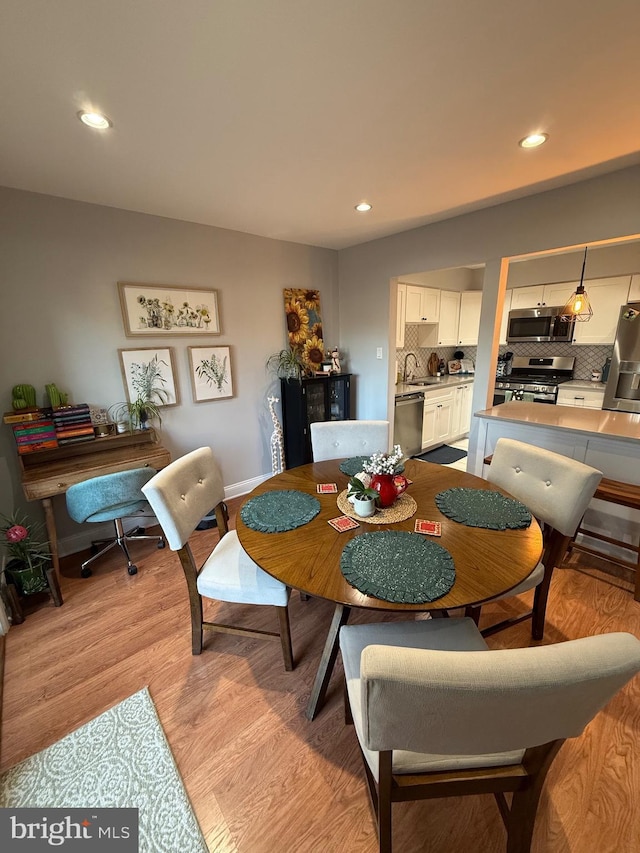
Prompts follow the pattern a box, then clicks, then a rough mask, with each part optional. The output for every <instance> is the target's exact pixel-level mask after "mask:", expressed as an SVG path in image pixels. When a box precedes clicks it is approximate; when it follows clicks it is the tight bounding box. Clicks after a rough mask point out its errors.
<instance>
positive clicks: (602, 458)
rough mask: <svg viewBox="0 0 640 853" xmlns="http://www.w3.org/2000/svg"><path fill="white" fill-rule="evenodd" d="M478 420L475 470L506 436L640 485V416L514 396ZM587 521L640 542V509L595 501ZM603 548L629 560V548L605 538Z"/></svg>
mask: <svg viewBox="0 0 640 853" xmlns="http://www.w3.org/2000/svg"><path fill="white" fill-rule="evenodd" d="M475 417H476V418H478V419H479V425H478V426H479V430H478V444H477V448H478V450H477V454H476V457H475V463H474V468H473V472H472V473H474V474H478V475H479V476H482V475H483V471H485V472H486V469H485V466H484V464H483V459H484V458H485V457H487V456H489V455H490V454H492V453H493V450H494V448H495V445H496V442H497V440H498V439H499V438H500V437H502V436H504V437H506V438H515V439H517V440H518V441H524V442H526V443H527V444H535V445H536V446H537V447H544V448H546V449H548V450H553V451H555V452H556V453H561V454H563V455H564V456H570V457H571V458H572V459H577V460H579V461H580V462H585V463H586V464H587V465H592V466H593V467H594V468H598V469H599V470H600V471H602V473H603V475H604V476H605V477H607V478H609V479H612V480H621V481H623V482H626V483H633V484H634V485H640V415H633V414H627V413H626V412H609V411H603V410H599V409H585V408H574V407H572V406H547V405H544V404H541V403H523V402H520V401H511V402H509V403H502V404H501V405H499V406H493V407H492V408H490V409H485V410H484V411H480V412H476V413H475ZM585 523H586V524H587V526H588V527H589V528H590V529H595V530H597V531H599V532H600V533H604V534H606V535H608V536H610V537H612V538H615V539H618V540H620V541H622V542H629V543H632V544H635V545H637V544H638V538H639V536H640V513H638V512H637V511H635V510H633V509H629V508H627V507H623V506H618V505H616V504H611V503H605V502H603V501H596V500H594V501H592V502H591V505H590V507H589V509H588V510H587V513H586V515H585ZM597 547H598V550H602V551H604V552H607V553H610V554H612V555H613V556H617V557H622V558H623V559H624V558H626V559H629V552H628V551H625V550H624V549H621V548H617V547H616V546H615V545H610V544H607V543H604V542H599V543H598V546H597Z"/></svg>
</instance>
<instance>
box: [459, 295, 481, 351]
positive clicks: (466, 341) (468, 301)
mask: <svg viewBox="0 0 640 853" xmlns="http://www.w3.org/2000/svg"><path fill="white" fill-rule="evenodd" d="M481 305H482V291H481V290H465V291H463V292H462V293H461V294H460V323H459V325H458V341H457V345H461V344H462V345H465V346H477V344H478V330H479V328H480V308H481Z"/></svg>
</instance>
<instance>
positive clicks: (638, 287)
mask: <svg viewBox="0 0 640 853" xmlns="http://www.w3.org/2000/svg"><path fill="white" fill-rule="evenodd" d="M628 301H629V302H640V275H632V276H631V287H630V288H629V297H628Z"/></svg>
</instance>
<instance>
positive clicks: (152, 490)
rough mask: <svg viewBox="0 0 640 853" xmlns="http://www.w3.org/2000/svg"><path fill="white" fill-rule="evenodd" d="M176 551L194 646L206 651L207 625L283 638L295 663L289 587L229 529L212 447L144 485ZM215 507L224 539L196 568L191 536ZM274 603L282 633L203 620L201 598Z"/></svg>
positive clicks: (289, 661)
mask: <svg viewBox="0 0 640 853" xmlns="http://www.w3.org/2000/svg"><path fill="white" fill-rule="evenodd" d="M142 491H143V492H144V494H145V496H146V498H147V500H148V501H149V503H150V505H151V507H152V508H153V511H154V512H155V514H156V517H157V519H158V521H159V522H160V525H161V527H162V529H163V531H164V534H165V536H166V538H167V542H168V543H169V547H170V548H171V549H172V550H173V551H177V552H178V556H179V558H180V563H181V564H182V569H183V571H184V575H185V578H186V580H187V588H188V590H189V603H190V606H191V648H192V652H193V654H194V655H199V654H200V652H201V651H202V644H203V632H204V630H205V629H206V630H211V631H220V632H224V633H231V634H244V635H247V636H250V637H257V638H259V639H268V640H274V639H275V640H278V639H279V640H280V643H281V647H282V656H283V658H284V667H285V669H286V670H287V671H290V670H292V669H293V667H294V663H293V650H292V647H291V630H290V625H289V609H288V605H289V592H290V590H289V589H288V588H287V587H286V586H285V585H284V584H283V583H281V582H280V581H278V580H276V579H275V578H272V577H271V576H270V575H268V574H267V573H266V572H264V571H263V570H262V569H261V568H260V567H259V566H258V565H257V563H254V562H253V560H252V559H251V558H250V557H249V556H248V555H247V553H246V552H245V551H244V549H243V548H242V546H241V544H240V541H239V539H238V534H237V533H236V531H235V530H230V529H229V515H228V512H227V505H226V504H225V502H224V485H223V482H222V475H221V473H220V470H219V468H218V465H217V464H216V461H215V459H214V456H213V452H212V450H211V448H210V447H200V448H198V450H193V451H192V452H191V453H187V454H186V455H185V456H182V457H180V458H179V459H176V460H175V461H174V462H171V464H170V465H168V466H167V467H166V468H164V469H163V470H162V471H160V472H159V473H158V474H156V476H155V477H154V478H153V479H152V480H150V481H149V482H148V483H147V484H146V485H145V486H144V487H143V489H142ZM211 507H213V508H214V511H215V515H216V521H217V523H218V531H219V534H220V540H219V541H218V544H217V545H216V546H215V548H214V549H213V551H212V552H211V554H209V556H208V557H207V559H206V560H205V561H204V563H203V565H202V566H201V567H200V568H198V567H197V565H196V562H195V559H194V556H193V553H192V551H191V548H190V546H189V541H188V540H189V537H190V536H191V534H192V533H193V532H194V530H195V528H196V525H197V524H198V523H199V522H200V520H201V519H202V518H203V517H204V516H205V515H206V514H207V513H208V512H210V510H211ZM203 598H210V599H215V600H217V601H228V602H233V603H236V604H262V605H271V606H273V607H275V609H276V611H277V615H278V621H279V627H280V631H279V633H276V632H273V631H262V630H257V629H251V628H244V627H239V626H231V625H223V624H220V623H217V622H205V621H204V620H203V609H202V599H203Z"/></svg>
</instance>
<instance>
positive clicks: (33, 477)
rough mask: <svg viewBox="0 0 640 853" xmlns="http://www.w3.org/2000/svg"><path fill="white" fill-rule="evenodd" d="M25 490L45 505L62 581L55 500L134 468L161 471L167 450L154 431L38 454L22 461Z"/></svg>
mask: <svg viewBox="0 0 640 853" xmlns="http://www.w3.org/2000/svg"><path fill="white" fill-rule="evenodd" d="M19 460H20V467H21V479H22V489H23V491H24V494H25V497H26V498H27V500H29V501H37V500H39V501H42V507H43V509H44V516H45V521H46V525H47V535H48V537H49V545H50V547H51V557H52V562H53V567H54V569H55V572H56V577H58V578H59V577H60V563H59V560H58V534H57V531H56V522H55V517H54V514H53V504H52V501H51V499H52V497H53V496H54V495H62V494H64V493H65V492H66V491H67V489H68V488H69V486H72V485H73V484H74V483H81V482H83V481H84V480H90V479H91V478H92V477H100V476H101V475H102V474H115V473H116V472H117V471H129V470H131V469H132V468H143V467H147V466H148V467H150V468H155V469H157V470H159V469H160V468H164V467H165V466H166V465H168V464H169V462H170V461H171V456H170V454H169V451H168V450H167V449H166V447H163V446H162V445H161V444H159V443H158V439H157V436H156V434H155V431H154V430H153V429H148V430H137V431H136V432H127V433H124V434H120V435H109V436H104V437H103V438H96V440H95V441H90V442H85V443H83V444H70V445H67V446H66V447H56V448H51V449H50V450H38V451H35V452H34V453H25V454H24V455H23V456H20V457H19Z"/></svg>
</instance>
